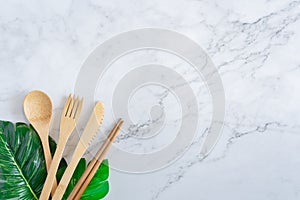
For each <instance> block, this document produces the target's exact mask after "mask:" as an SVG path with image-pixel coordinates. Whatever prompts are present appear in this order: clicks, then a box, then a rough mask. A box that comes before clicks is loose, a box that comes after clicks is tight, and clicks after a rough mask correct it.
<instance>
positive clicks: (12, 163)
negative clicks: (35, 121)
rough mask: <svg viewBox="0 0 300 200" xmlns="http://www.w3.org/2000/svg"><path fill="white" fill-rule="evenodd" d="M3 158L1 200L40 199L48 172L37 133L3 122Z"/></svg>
mask: <svg viewBox="0 0 300 200" xmlns="http://www.w3.org/2000/svg"><path fill="white" fill-rule="evenodd" d="M0 154H1V157H0V199H12V198H14V199H38V196H39V195H40V193H41V190H42V187H43V183H44V181H45V178H46V174H47V171H46V165H45V159H44V157H43V149H42V146H41V142H40V139H39V137H38V135H37V134H36V133H35V131H34V130H33V129H32V128H31V127H30V126H28V125H26V124H23V123H17V124H16V125H14V124H12V123H11V122H5V121H0Z"/></svg>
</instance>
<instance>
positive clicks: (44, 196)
mask: <svg viewBox="0 0 300 200" xmlns="http://www.w3.org/2000/svg"><path fill="white" fill-rule="evenodd" d="M66 143H67V141H62V140H59V141H58V144H57V148H56V151H55V154H54V157H53V160H52V162H51V165H50V169H49V171H48V175H47V178H46V181H45V184H44V187H43V190H42V193H41V195H40V198H39V199H40V200H48V199H49V196H50V192H51V189H52V185H53V183H54V181H55V180H56V172H57V169H58V166H59V163H60V160H61V158H62V154H63V152H64V147H65V145H66Z"/></svg>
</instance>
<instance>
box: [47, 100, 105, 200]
mask: <svg viewBox="0 0 300 200" xmlns="http://www.w3.org/2000/svg"><path fill="white" fill-rule="evenodd" d="M103 117H104V106H103V103H102V102H97V104H96V106H95V108H94V111H93V112H92V114H91V116H90V119H89V121H88V123H87V125H86V127H85V129H84V131H83V133H82V135H81V137H80V140H79V142H78V144H77V146H76V148H75V151H74V153H73V156H72V159H71V161H70V163H69V165H68V167H67V169H66V171H65V172H64V174H63V176H62V178H61V180H60V182H59V184H58V186H57V189H56V191H55V193H54V195H53V197H52V199H53V200H60V199H61V198H62V197H63V195H64V193H65V191H66V189H67V186H68V184H69V182H70V179H71V177H72V175H73V172H74V171H75V168H76V166H77V164H78V162H79V160H80V159H81V157H82V156H83V154H84V152H85V151H86V149H87V148H88V146H89V145H90V143H91V141H92V140H93V138H94V137H95V135H96V133H97V131H98V130H99V128H100V126H101V124H102V121H103Z"/></svg>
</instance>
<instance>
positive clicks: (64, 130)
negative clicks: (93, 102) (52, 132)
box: [39, 94, 83, 200]
mask: <svg viewBox="0 0 300 200" xmlns="http://www.w3.org/2000/svg"><path fill="white" fill-rule="evenodd" d="M82 104H83V98H82V99H81V100H79V98H78V97H77V98H74V97H73V96H72V95H71V94H70V95H69V97H68V99H67V101H66V103H65V107H64V110H63V112H62V115H61V120H60V133H59V139H58V144H57V148H56V151H55V154H54V157H53V160H52V162H51V165H50V169H49V171H48V175H47V178H46V181H45V184H44V187H43V190H42V193H41V195H40V198H39V199H41V200H48V199H49V195H50V192H51V189H52V188H51V187H52V185H53V182H54V180H55V176H56V172H57V169H58V166H59V163H60V160H61V158H62V154H63V152H64V149H65V146H66V143H67V141H68V138H69V136H70V135H71V133H72V132H73V130H74V128H75V126H76V122H77V121H78V118H79V115H80V112H81V109H82Z"/></svg>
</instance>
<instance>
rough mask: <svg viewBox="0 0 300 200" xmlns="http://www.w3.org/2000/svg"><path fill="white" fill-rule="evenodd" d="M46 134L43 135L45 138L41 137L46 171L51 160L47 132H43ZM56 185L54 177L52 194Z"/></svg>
mask: <svg viewBox="0 0 300 200" xmlns="http://www.w3.org/2000/svg"><path fill="white" fill-rule="evenodd" d="M43 135H46V136H47V137H45V139H42V140H41V141H42V146H43V150H44V157H45V160H46V167H47V172H49V169H50V165H51V162H52V156H51V151H50V146H49V139H48V133H47V134H46V133H45V134H43ZM56 187H57V181H56V179H55V180H54V182H53V186H52V190H51V194H52V195H53V194H54V192H55V189H56Z"/></svg>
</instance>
